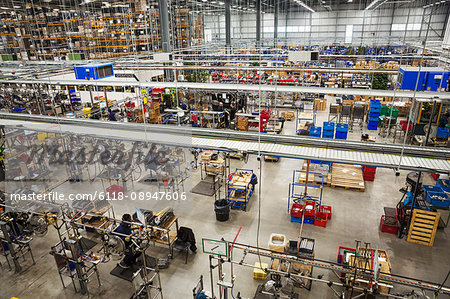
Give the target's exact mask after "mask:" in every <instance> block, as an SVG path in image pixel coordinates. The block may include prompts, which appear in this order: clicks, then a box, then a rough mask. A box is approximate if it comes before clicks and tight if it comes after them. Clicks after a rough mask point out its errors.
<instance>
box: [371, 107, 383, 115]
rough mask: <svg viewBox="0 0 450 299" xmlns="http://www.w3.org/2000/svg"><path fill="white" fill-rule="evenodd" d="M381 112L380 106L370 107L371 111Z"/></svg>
mask: <svg viewBox="0 0 450 299" xmlns="http://www.w3.org/2000/svg"><path fill="white" fill-rule="evenodd" d="M380 112H381V108H378V107H370V109H369V113H378V114H380Z"/></svg>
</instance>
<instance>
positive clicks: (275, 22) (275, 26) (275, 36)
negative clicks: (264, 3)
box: [273, 0, 280, 47]
mask: <svg viewBox="0 0 450 299" xmlns="http://www.w3.org/2000/svg"><path fill="white" fill-rule="evenodd" d="M273 1H274V3H273V4H274V5H275V12H274V15H273V45H274V47H276V46H278V13H279V8H280V7H279V4H278V0H273Z"/></svg>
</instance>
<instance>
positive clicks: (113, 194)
mask: <svg viewBox="0 0 450 299" xmlns="http://www.w3.org/2000/svg"><path fill="white" fill-rule="evenodd" d="M106 192H107V193H108V198H114V199H116V198H117V197H118V196H119V194H120V193H122V194H123V187H122V186H119V185H115V184H114V185H111V186H109V187H108V188H106Z"/></svg>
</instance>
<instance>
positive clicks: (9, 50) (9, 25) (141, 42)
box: [0, 0, 203, 60]
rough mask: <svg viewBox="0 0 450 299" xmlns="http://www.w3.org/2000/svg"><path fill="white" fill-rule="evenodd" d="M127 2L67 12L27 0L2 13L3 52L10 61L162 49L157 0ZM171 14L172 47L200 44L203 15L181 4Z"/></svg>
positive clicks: (0, 42)
mask: <svg viewBox="0 0 450 299" xmlns="http://www.w3.org/2000/svg"><path fill="white" fill-rule="evenodd" d="M124 4H125V5H111V6H109V7H106V6H102V7H101V8H97V9H88V8H87V7H86V8H80V7H77V8H76V9H72V8H73V7H70V5H67V8H66V9H65V10H62V9H61V10H53V9H51V8H49V7H45V6H38V5H31V4H27V6H26V8H25V9H23V10H22V11H20V10H16V11H13V12H11V13H9V12H8V13H3V14H1V15H0V17H1V18H0V19H1V20H0V25H2V26H0V46H2V49H1V51H0V54H16V56H14V57H13V58H12V60H64V59H66V60H81V59H83V58H84V59H104V58H110V57H117V56H124V55H130V54H134V55H145V54H148V52H155V51H161V34H160V19H159V8H158V1H157V0H145V1H144V0H141V1H136V2H135V1H127V2H125V3H124ZM169 18H170V19H171V22H170V24H171V26H172V28H171V31H170V32H171V34H172V43H173V45H172V47H173V48H174V49H178V48H187V47H189V46H191V45H192V44H201V43H202V41H203V39H202V37H203V22H202V18H201V16H200V15H196V14H193V13H192V12H191V11H190V10H189V9H188V8H183V9H182V8H177V9H172V10H170V11H169ZM191 40H192V41H193V42H192V43H191Z"/></svg>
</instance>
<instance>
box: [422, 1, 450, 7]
mask: <svg viewBox="0 0 450 299" xmlns="http://www.w3.org/2000/svg"><path fill="white" fill-rule="evenodd" d="M449 1H450V0H442V1H437V2H435V3H432V4H428V5H425V6H424V7H422V8H423V9H426V8H428V7H432V6H434V5H441V4H444V3H446V2H449Z"/></svg>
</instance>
